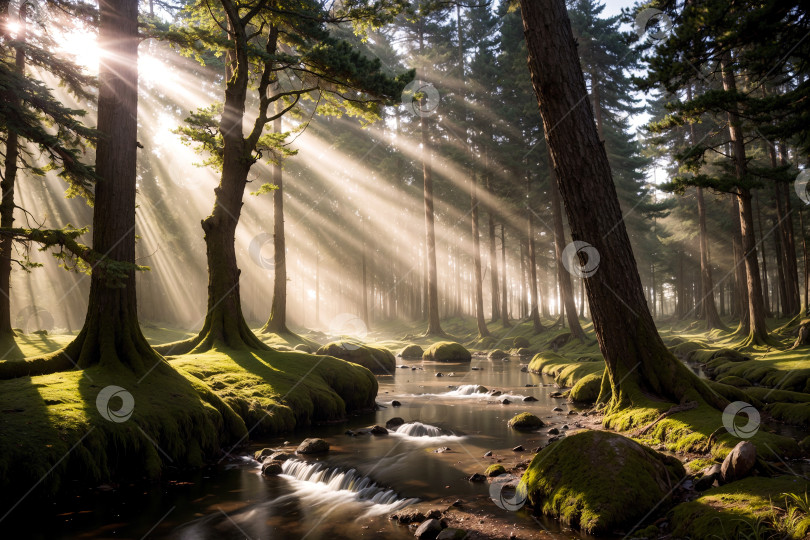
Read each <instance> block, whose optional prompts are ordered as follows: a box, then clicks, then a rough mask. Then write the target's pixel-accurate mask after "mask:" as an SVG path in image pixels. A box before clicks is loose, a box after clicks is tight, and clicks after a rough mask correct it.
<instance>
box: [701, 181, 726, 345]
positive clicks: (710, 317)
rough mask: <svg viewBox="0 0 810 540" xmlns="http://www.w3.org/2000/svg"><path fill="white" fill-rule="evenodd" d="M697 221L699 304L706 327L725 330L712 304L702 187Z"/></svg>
mask: <svg viewBox="0 0 810 540" xmlns="http://www.w3.org/2000/svg"><path fill="white" fill-rule="evenodd" d="M697 203H698V221H699V222H700V224H699V227H700V280H701V289H702V298H701V304H702V306H703V315H704V316H705V318H706V329H707V330H712V329H714V328H720V329H723V330H727V328H726V325H725V324H723V321H721V320H720V315H718V314H717V306H715V304H714V280H713V279H712V265H711V261H710V260H709V234H708V231H707V229H706V203H705V202H704V201H703V188H702V187H698V188H697Z"/></svg>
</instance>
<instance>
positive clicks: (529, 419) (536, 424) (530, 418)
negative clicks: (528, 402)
mask: <svg viewBox="0 0 810 540" xmlns="http://www.w3.org/2000/svg"><path fill="white" fill-rule="evenodd" d="M544 425H545V424H544V423H543V421H542V420H540V419H539V418H538V417H536V416H535V415H533V414H532V413H529V412H523V413H520V414H518V415H516V416H514V417H512V419H511V420H509V423H508V426H509V427H510V428H512V429H516V430H518V431H532V430H534V429H539V428H541V427H543V426H544Z"/></svg>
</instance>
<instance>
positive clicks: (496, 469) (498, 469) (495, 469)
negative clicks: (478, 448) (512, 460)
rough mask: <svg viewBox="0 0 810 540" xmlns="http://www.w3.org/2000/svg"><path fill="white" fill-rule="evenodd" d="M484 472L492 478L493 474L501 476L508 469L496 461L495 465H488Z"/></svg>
mask: <svg viewBox="0 0 810 540" xmlns="http://www.w3.org/2000/svg"><path fill="white" fill-rule="evenodd" d="M484 474H485V475H487V476H489V477H490V478H492V477H493V476H500V475H502V474H506V469H505V468H504V466H503V465H501V464H500V463H495V464H494V465H490V466H489V467H487V470H486V471H484Z"/></svg>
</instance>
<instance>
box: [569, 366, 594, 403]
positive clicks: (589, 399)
mask: <svg viewBox="0 0 810 540" xmlns="http://www.w3.org/2000/svg"><path fill="white" fill-rule="evenodd" d="M601 387H602V376H601V375H597V374H596V373H590V374H588V375H585V376H584V377H582V378H581V379H580V380H578V381H577V382H576V384H575V385H574V387H573V388H571V391H570V392H569V393H568V397H569V398H571V400H572V401H577V402H581V403H594V402H595V401H596V398H598V397H599V390H600V389H601Z"/></svg>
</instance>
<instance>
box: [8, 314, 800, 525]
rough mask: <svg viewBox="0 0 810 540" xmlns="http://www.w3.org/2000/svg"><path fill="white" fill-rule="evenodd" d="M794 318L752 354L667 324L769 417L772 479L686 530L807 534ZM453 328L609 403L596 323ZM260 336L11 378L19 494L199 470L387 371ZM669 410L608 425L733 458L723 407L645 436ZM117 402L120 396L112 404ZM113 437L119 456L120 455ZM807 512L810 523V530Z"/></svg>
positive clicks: (677, 417) (697, 500)
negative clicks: (781, 529) (253, 345)
mask: <svg viewBox="0 0 810 540" xmlns="http://www.w3.org/2000/svg"><path fill="white" fill-rule="evenodd" d="M544 322H545V323H546V325H547V326H548V325H550V324H551V322H550V321H544ZM788 323H789V321H786V320H769V327H770V328H772V329H777V330H776V331H775V332H774V337H776V338H777V339H778V340H779V343H780V344H781V346H777V347H772V348H761V349H750V348H749V349H743V348H741V347H740V344H741V342H742V339H741V338H740V337H739V336H734V335H733V334H732V333H731V332H721V331H717V330H715V331H711V332H706V331H702V330H700V328H702V325H701V324H700V323H694V322H693V323H689V322H675V323H671V322H665V323H659V331H660V333H661V336H662V338H663V339H664V341H665V343H667V345H668V346H669V347H670V348H671V350H672V351H673V353H674V354H675V355H676V356H678V357H679V358H681V359H682V360H683V361H684V362H686V363H687V364H688V365H690V366H691V367H692V368H693V370H694V371H695V372H697V373H699V374H700V375H701V376H703V377H705V378H707V379H708V380H711V381H714V382H713V383H712V384H713V385H722V386H717V387H716V388H718V389H719V390H722V392H723V395H731V396H736V398H739V401H745V402H747V403H751V404H752V405H753V406H754V407H756V409H757V410H758V412H759V413H761V415H762V425H761V426H759V429H758V431H757V433H756V434H755V435H753V437H752V438H751V439H750V440H751V442H753V443H754V444H755V445H756V446H757V451H758V455H759V456H760V457H761V458H762V460H761V461H762V463H761V464H760V465H758V471H757V474H758V475H759V476H755V477H750V478H747V479H745V480H741V481H737V482H733V483H731V484H727V485H725V486H720V487H717V486H716V487H713V488H711V489H709V490H708V491H703V492H696V491H694V490H693V491H692V492H691V495H687V496H686V498H685V499H682V500H685V501H686V502H682V503H681V504H679V505H677V506H674V507H672V506H671V507H670V508H669V509H662V510H663V511H664V512H663V513H662V514H661V515H662V516H668V519H669V520H671V521H672V522H673V523H675V524H677V529H676V530H675V533H676V537H680V536H684V535H689V536H691V537H692V538H709V537H711V536H712V535H717V536H718V537H720V538H725V537H735V536H740V535H744V534H749V533H750V531H755V532H756V531H757V530H758V529H762V530H769V531H770V530H773V529H776V528H778V524H779V523H783V522H785V519H793V520H794V521H796V523H794V527H793V529H792V531H793V533H795V532H796V531H798V530H805V529H807V528H808V527H810V518H807V517H806V516H807V515H808V513H810V512H809V511H810V508H808V507H810V504H809V503H808V501H807V497H806V495H805V494H806V491H807V489H808V483H807V480H806V478H805V476H804V474H805V472H804V471H805V466H804V464H805V462H804V461H795V460H797V459H799V458H804V457H807V452H808V447H810V437H808V436H807V428H808V425H810V347H807V346H805V347H799V348H797V349H795V350H789V348H790V346H791V345H792V343H793V341H794V339H795V332H796V328H797V326H798V325H797V321H793V322H792V323H790V324H788ZM443 327H444V330H445V331H446V332H447V333H448V334H450V335H451V336H453V337H452V338H450V339H451V340H454V341H458V342H460V343H462V344H464V345H465V346H466V347H467V348H468V349H470V350H471V351H472V352H473V353H474V354H475V353H478V354H483V353H486V352H490V351H492V350H495V349H501V350H503V351H507V352H511V353H518V352H521V353H522V354H524V358H526V360H527V361H528V360H529V358H531V362H530V364H529V368H530V369H531V370H534V371H538V372H544V373H547V374H549V375H552V376H553V377H555V381H556V383H557V385H558V386H560V387H561V390H564V391H565V392H567V395H568V397H569V398H570V399H572V400H574V398H576V401H577V402H578V403H579V404H580V405H582V404H585V405H586V406H587V403H589V402H590V403H593V401H595V400H596V397H597V395H598V392H599V384H600V381H601V376H602V372H603V371H604V362H603V360H602V358H601V354H600V352H599V348H598V345H597V342H596V339H595V337H594V335H593V329H592V327H591V326H590V325H589V324H586V325H585V326H584V329H585V331H586V333H587V335H588V339H587V340H586V341H585V342H582V343H581V342H578V341H576V340H573V341H572V340H571V339H570V334H568V331H567V329H566V328H563V327H560V326H557V327H555V328H549V329H547V330H546V331H544V332H542V333H540V334H534V332H533V330H532V327H531V325H530V324H529V323H525V322H524V323H518V322H516V324H515V325H513V326H511V327H508V328H504V327H503V326H502V325H501V323H492V324H490V325H489V327H490V331H491V333H492V336H491V337H487V338H484V339H483V340H482V339H479V338H478V336H477V331H476V327H475V321H474V320H473V319H467V318H450V319H447V320H445V321H443ZM422 332H423V328H422V327H421V325H420V324H419V323H414V324H407V323H401V322H400V323H379V324H375V325H374V327H373V328H372V329H371V331H370V332H368V334H367V335H366V336H364V337H363V341H364V342H366V343H369V344H373V345H376V346H383V347H386V348H388V349H390V350H391V351H392V352H394V353H396V352H397V351H399V350H400V349H401V348H403V347H405V346H407V345H409V344H418V345H420V346H423V347H426V346H428V345H430V344H431V343H434V342H436V341H439V340H438V339H433V338H426V337H423V336H422V335H421V334H422ZM144 333H145V334H146V336H147V338H148V339H149V340H150V342H152V343H153V344H160V343H167V342H171V341H176V340H178V339H183V338H185V337H188V336H189V335H190V334H189V333H187V332H184V331H182V330H173V329H166V328H159V327H156V326H153V325H148V324H147V325H144ZM72 337H73V336H71V335H47V334H26V335H20V336H18V338H17V343H18V345H19V347H20V349H21V350H22V351H23V353H24V354H25V355H26V356H33V355H41V354H43V353H47V352H52V351H54V350H57V349H59V348H61V347H63V346H64V345H66V344H67V343H69V342H70V340H71V339H72ZM260 337H261V338H262V339H263V340H264V341H265V342H267V343H268V344H269V345H271V346H273V347H274V348H276V349H278V351H273V352H266V353H265V352H255V351H226V350H214V351H211V352H208V353H205V354H189V355H183V356H178V357H170V358H169V359H168V360H169V362H168V364H169V366H170V367H171V368H173V369H164V367H163V366H161V367H160V368H158V369H156V370H155V371H156V374H155V376H150V375H149V374H146V377H147V378H144V377H136V376H134V375H133V374H131V373H124V372H121V373H110V372H108V371H105V370H104V369H102V368H100V367H96V368H91V369H89V370H85V371H83V372H80V371H70V372H63V373H55V374H51V375H43V376H37V377H23V378H19V379H14V380H8V381H0V433H2V437H0V478H2V480H3V481H2V484H3V489H4V490H5V492H6V494H7V496H8V498H9V499H10V500H11V499H13V498H15V497H17V496H19V494H18V493H16V492H17V491H19V490H20V489H21V487H22V486H26V487H25V489H27V486H32V485H36V486H38V487H40V488H43V489H44V492H45V493H54V492H57V491H59V490H60V488H61V487H63V486H62V483H63V482H64V481H66V480H68V479H71V478H75V477H81V478H84V479H85V481H89V482H93V481H97V482H101V481H104V480H105V479H106V478H107V477H108V476H109V475H110V474H113V473H114V472H119V473H120V472H121V471H126V470H128V471H136V470H137V471H142V472H143V471H145V473H146V475H147V476H157V475H159V473H160V468H161V462H165V460H166V459H169V461H170V462H172V463H173V465H177V466H198V465H200V464H201V463H202V462H204V461H205V459H206V458H210V456H211V454H212V453H215V452H216V451H233V450H234V449H235V448H238V447H239V446H240V445H241V444H243V443H246V442H247V439H248V437H249V435H251V434H258V433H281V432H285V431H289V430H290V429H292V428H293V427H294V426H296V425H309V424H311V423H316V422H327V421H332V420H337V419H339V418H342V417H344V416H345V415H346V414H347V413H349V412H351V411H354V410H362V409H364V408H369V407H373V406H374V398H375V396H376V392H377V382H376V379H375V378H374V377H373V376H372V375H371V374H370V373H369V372H368V371H367V370H365V369H362V368H359V367H357V366H354V365H352V364H348V363H346V362H343V361H341V360H337V359H333V358H331V357H318V356H312V355H308V354H306V353H303V352H298V351H292V348H293V347H294V346H296V345H301V344H304V345H307V346H309V347H312V348H313V349H314V348H316V347H317V346H318V345H322V344H324V343H326V342H327V341H328V337H327V336H326V335H324V334H322V333H320V332H314V331H307V330H304V329H301V330H300V332H299V333H298V334H295V335H288V336H277V335H272V334H271V335H260ZM446 339H447V338H442V340H446ZM520 349H523V350H522V351H520ZM527 353H531V356H525V355H526V354H527ZM142 382H144V383H145V384H141V383H142ZM106 386H116V387H120V388H121V389H125V390H126V392H127V393H131V395H132V397H133V398H134V403H135V406H134V409H135V411H134V413H133V415H134V418H135V419H136V422H135V423H127V422H124V421H121V422H120V423H119V422H118V421H117V419H113V420H112V421H107V420H105V419H103V418H102V416H103V412H102V410H101V408H99V405H98V403H97V402H96V400H97V395H98V393H99V390H100V389H101V388H105V387H106ZM736 398H735V399H736ZM670 405H671V404H669V405H667V404H662V406H660V407H656V406H651V407H649V408H648V409H634V410H632V411H628V412H627V413H626V414H625V415H623V416H620V417H615V418H611V419H610V422H609V426H610V427H611V428H612V429H615V430H617V431H619V432H622V433H624V434H625V435H627V436H630V437H633V438H635V439H636V440H637V441H638V442H640V443H642V444H644V445H646V446H649V447H651V448H653V449H656V450H659V451H664V452H666V453H669V454H672V455H676V456H677V457H679V459H681V461H682V462H684V465H685V467H686V470H687V471H688V472H689V473H690V474H695V475H696V476H695V477H694V478H693V480H695V481H697V480H698V479H699V471H701V470H703V469H705V468H706V467H708V466H710V465H712V464H716V463H721V462H722V460H723V458H724V457H725V455H726V454H727V453H728V452H729V451H730V449H731V448H732V447H733V446H734V445H735V444H736V443H737V442H739V440H740V439H737V438H735V437H733V436H732V435H731V434H729V433H727V432H726V431H725V430H722V429H720V428H721V427H722V426H723V423H722V418H721V413H720V412H719V411H711V413H710V414H707V411H704V410H702V409H695V410H692V411H685V412H681V413H676V414H673V415H671V416H669V417H667V418H665V419H664V420H662V421H660V422H658V423H657V424H656V425H655V426H654V428H653V429H650V430H648V431H647V432H646V433H644V435H643V436H635V433H636V430H637V429H638V428H639V427H640V426H645V425H647V424H649V423H650V422H652V421H653V420H655V419H656V418H657V416H658V415H659V414H660V413H661V412H663V411H665V410H666V408H667V407H669V406H670ZM119 408H120V405H110V406H109V407H108V411H109V410H112V411H113V412H116V411H117V410H118V409H119ZM200 425H206V426H208V427H207V428H205V429H201V428H200ZM606 425H608V424H607V423H606ZM189 441H191V442H189ZM111 447H115V448H116V452H110V453H108V452H107V451H106V449H108V448H111ZM107 454H111V455H113V454H114V455H116V456H117V457H115V458H110V457H105V456H107ZM170 456H171V457H170ZM172 457H173V458H174V460H172ZM164 458H165V459H164ZM68 473H69V474H68ZM766 476H769V477H766ZM43 479H44V480H43ZM40 483H41V484H42V485H41V486H40V485H39V484H40ZM14 486H16V487H14ZM786 494H793V495H795V496H796V497H797V498H796V499H792V498H790V497H789V496H788V495H786ZM797 501H804V503H802V502H797ZM802 505H804V506H802ZM792 509H793V510H792ZM803 520H804V521H803ZM800 522H804V523H805V524H804V525H803V527H804V529H801V527H798V523H800ZM642 532H643V531H642ZM646 533H648V534H649V535H650V536H654V535H655V534H654V533H653V532H652V531H646ZM732 533H733V534H732ZM793 533H791V534H793ZM637 534H641V532H637ZM783 536H784V535H783Z"/></svg>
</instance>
